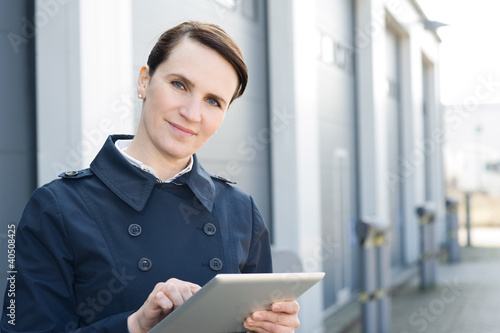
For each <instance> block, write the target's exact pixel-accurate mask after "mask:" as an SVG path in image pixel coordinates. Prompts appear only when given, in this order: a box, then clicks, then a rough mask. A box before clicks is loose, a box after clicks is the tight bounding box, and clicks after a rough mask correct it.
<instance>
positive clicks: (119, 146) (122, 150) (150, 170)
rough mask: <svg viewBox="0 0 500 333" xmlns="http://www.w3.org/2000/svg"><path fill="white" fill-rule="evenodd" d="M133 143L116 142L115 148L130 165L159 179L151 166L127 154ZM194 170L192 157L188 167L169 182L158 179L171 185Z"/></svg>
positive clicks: (128, 141)
mask: <svg viewBox="0 0 500 333" xmlns="http://www.w3.org/2000/svg"><path fill="white" fill-rule="evenodd" d="M131 142H132V140H116V142H115V147H116V149H118V151H119V152H120V153H121V154H122V155H123V157H124V158H125V159H126V160H127V161H128V162H129V163H130V164H132V165H134V166H136V167H138V168H139V169H141V170H143V171H145V172H148V173H150V174H152V175H153V176H155V177H156V178H158V175H157V174H156V172H155V171H154V170H153V168H152V167H150V166H149V165H146V164H144V163H142V162H141V161H139V160H137V159H135V158H133V157H132V156H130V155H129V154H127V153H126V152H125V150H126V149H127V148H128V146H129V145H130V143H131ZM192 168H193V156H191V157H190V158H189V163H188V165H187V166H186V167H185V168H184V169H183V170H181V171H180V172H179V173H177V174H176V175H175V176H173V177H172V178H169V179H167V180H162V179H160V178H158V179H160V180H161V181H162V182H163V183H170V182H172V181H173V180H175V179H176V178H177V177H180V176H182V175H183V174H185V173H188V172H189V171H191V169H192Z"/></svg>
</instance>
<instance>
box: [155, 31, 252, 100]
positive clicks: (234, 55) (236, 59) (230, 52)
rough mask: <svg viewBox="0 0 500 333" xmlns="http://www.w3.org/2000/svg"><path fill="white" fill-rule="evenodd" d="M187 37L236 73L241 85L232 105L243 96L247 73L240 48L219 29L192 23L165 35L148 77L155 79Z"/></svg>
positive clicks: (156, 47) (162, 37) (156, 46)
mask: <svg viewBox="0 0 500 333" xmlns="http://www.w3.org/2000/svg"><path fill="white" fill-rule="evenodd" d="M185 37H188V38H190V39H192V40H194V41H196V42H198V43H200V44H202V45H205V46H207V47H209V48H211V49H212V50H214V51H215V52H217V53H218V54H220V55H221V56H222V57H223V58H224V59H226V60H227V61H228V62H229V63H230V64H231V65H232V66H233V68H234V70H235V71H236V74H237V76H238V81H239V85H238V88H237V89H236V91H235V93H234V95H233V98H232V99H231V102H232V101H233V100H234V99H236V98H238V97H240V96H241V95H243V92H244V91H245V88H246V86H247V82H248V70H247V66H246V64H245V61H244V60H243V54H242V53H241V50H240V48H239V47H238V44H236V42H235V41H234V40H233V39H232V38H231V37H230V36H229V35H228V34H227V33H226V32H225V31H224V30H222V28H221V27H219V26H218V25H215V24H212V23H202V22H197V21H189V22H184V23H181V24H179V25H177V26H175V27H173V28H171V29H169V30H167V31H165V32H164V33H163V34H162V35H161V36H160V38H159V39H158V41H157V42H156V44H155V46H154V47H153V49H152V50H151V53H150V54H149V57H148V66H149V74H150V75H151V76H153V74H154V72H155V71H156V69H157V67H158V66H159V65H160V64H161V63H162V62H164V61H165V60H167V59H168V57H169V55H170V53H171V52H172V50H173V49H174V48H175V47H176V46H177V44H179V42H180V41H181V39H182V38H185Z"/></svg>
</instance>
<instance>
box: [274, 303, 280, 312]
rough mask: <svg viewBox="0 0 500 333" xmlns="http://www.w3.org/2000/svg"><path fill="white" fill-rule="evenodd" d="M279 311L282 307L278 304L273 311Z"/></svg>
mask: <svg viewBox="0 0 500 333" xmlns="http://www.w3.org/2000/svg"><path fill="white" fill-rule="evenodd" d="M279 310H281V306H279V305H278V304H275V305H273V311H279Z"/></svg>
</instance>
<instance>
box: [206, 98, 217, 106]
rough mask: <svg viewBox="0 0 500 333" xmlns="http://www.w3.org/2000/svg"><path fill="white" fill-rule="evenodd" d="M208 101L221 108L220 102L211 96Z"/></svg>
mask: <svg viewBox="0 0 500 333" xmlns="http://www.w3.org/2000/svg"><path fill="white" fill-rule="evenodd" d="M207 102H208V104H210V105H212V106H216V107H219V108H220V103H219V101H217V100H216V99H213V98H209V99H207Z"/></svg>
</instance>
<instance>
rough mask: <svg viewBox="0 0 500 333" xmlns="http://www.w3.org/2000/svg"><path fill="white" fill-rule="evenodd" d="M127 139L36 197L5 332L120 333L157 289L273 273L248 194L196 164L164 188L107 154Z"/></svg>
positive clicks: (22, 227)
mask: <svg viewBox="0 0 500 333" xmlns="http://www.w3.org/2000/svg"><path fill="white" fill-rule="evenodd" d="M131 138H132V137H131V136H124V135H115V136H110V137H109V138H108V139H107V141H106V143H105V144H104V146H103V148H102V149H101V151H100V152H99V153H98V155H97V156H96V158H95V159H94V161H93V162H92V163H91V165H90V168H89V169H86V170H81V171H77V172H76V171H73V172H66V173H64V174H62V175H60V177H61V179H57V180H54V181H52V182H51V183H49V184H47V185H45V186H43V187H40V188H39V189H37V190H36V191H35V192H34V193H33V195H32V197H31V199H30V201H29V202H28V204H27V206H26V208H25V211H24V214H23V216H22V219H21V221H20V223H19V225H18V228H17V235H16V262H15V265H16V267H15V270H16V271H17V273H14V276H15V279H14V280H15V288H14V289H15V292H14V295H12V293H9V292H8V291H9V286H7V292H6V294H5V298H4V315H3V318H2V322H1V331H2V332H5V333H7V332H51V333H54V332H68V331H72V330H76V331H77V332H82V333H85V332H113V333H116V332H127V331H128V330H127V323H126V321H127V317H128V316H129V315H130V314H131V313H133V312H134V311H135V310H137V309H138V308H139V307H140V306H141V305H142V304H143V303H144V301H145V300H146V299H147V297H148V295H149V294H150V293H151V291H152V290H153V288H154V287H155V285H156V284H157V283H158V282H163V281H166V280H168V279H169V278H173V277H175V278H178V279H181V280H186V281H190V282H193V283H197V284H199V285H201V286H203V285H204V284H205V283H206V282H208V281H209V280H210V279H211V278H212V277H214V276H215V275H216V274H218V273H257V272H271V270H272V264H271V254H270V245H269V236H268V231H267V228H266V226H265V224H264V222H263V219H262V216H261V214H260V213H259V210H258V209H257V207H256V206H255V203H254V201H253V199H252V198H251V197H250V196H249V195H247V194H245V193H244V192H242V191H240V190H239V189H237V188H235V187H233V186H231V185H230V184H229V182H228V181H226V180H224V179H222V178H219V177H215V176H210V175H209V174H208V173H207V172H206V171H205V170H204V169H203V168H202V167H201V165H200V164H199V161H198V160H197V158H196V156H194V164H193V169H192V170H191V171H190V172H188V173H186V174H184V175H182V176H180V177H179V178H177V179H175V180H174V182H172V183H161V182H159V181H158V180H157V178H156V177H154V176H153V175H151V174H149V173H147V172H145V171H142V170H140V169H139V168H137V167H135V166H133V165H131V164H130V163H129V162H128V161H126V160H125V159H124V158H123V156H122V155H121V153H120V152H119V151H118V150H117V149H116V147H115V146H114V142H115V141H116V140H118V139H131ZM12 302H14V306H15V310H14V321H12V317H13V316H12V310H11V309H12V305H11V304H12ZM9 306H10V307H11V309H10V310H9V309H7V307H9ZM9 314H10V316H9ZM13 323H15V325H13Z"/></svg>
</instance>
